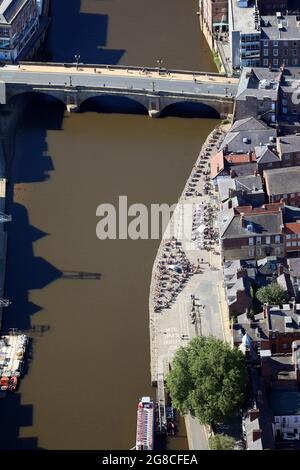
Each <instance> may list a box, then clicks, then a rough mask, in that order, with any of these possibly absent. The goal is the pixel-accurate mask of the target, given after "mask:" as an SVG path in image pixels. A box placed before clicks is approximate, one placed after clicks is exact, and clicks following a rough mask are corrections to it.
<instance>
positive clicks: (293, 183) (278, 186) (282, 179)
mask: <svg viewBox="0 0 300 470" xmlns="http://www.w3.org/2000/svg"><path fill="white" fill-rule="evenodd" d="M264 178H265V183H266V189H267V193H268V195H269V196H270V195H280V194H291V193H297V192H300V166H295V167H289V168H278V169H273V170H264Z"/></svg>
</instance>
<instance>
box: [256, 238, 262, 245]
mask: <svg viewBox="0 0 300 470" xmlns="http://www.w3.org/2000/svg"><path fill="white" fill-rule="evenodd" d="M256 244H257V245H261V237H256Z"/></svg>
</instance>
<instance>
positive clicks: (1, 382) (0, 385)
mask: <svg viewBox="0 0 300 470" xmlns="http://www.w3.org/2000/svg"><path fill="white" fill-rule="evenodd" d="M8 386H9V378H8V377H1V379H0V390H2V391H6V390H8Z"/></svg>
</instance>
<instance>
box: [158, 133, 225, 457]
mask: <svg viewBox="0 0 300 470" xmlns="http://www.w3.org/2000/svg"><path fill="white" fill-rule="evenodd" d="M226 130H227V127H224V128H223V131H222V133H220V135H219V136H218V137H217V138H216V139H215V142H214V144H213V145H212V146H211V147H210V148H211V150H210V155H211V156H212V155H214V154H215V153H216V152H217V151H218V146H219V145H220V143H221V141H222V139H223V137H224V133H225V132H226ZM214 134H215V131H213V132H212V133H211V135H210V136H209V137H208V138H207V140H206V142H205V144H204V145H203V148H202V150H201V153H200V155H199V157H198V159H197V162H196V164H195V166H194V168H193V170H192V173H191V175H190V178H189V180H188V182H187V184H186V187H185V189H184V191H183V193H182V195H181V197H180V199H179V201H178V205H177V207H176V210H175V212H174V215H173V218H172V221H171V224H172V227H173V236H174V239H173V242H174V245H175V244H176V243H175V239H176V240H178V241H180V249H181V250H182V252H183V253H184V255H185V257H186V259H187V260H188V262H189V263H190V266H191V267H192V273H191V274H190V275H189V276H188V280H187V281H186V282H185V284H184V285H183V287H182V288H181V289H179V291H178V294H177V297H176V298H175V300H174V301H172V302H171V303H170V304H168V307H167V308H161V309H160V308H159V309H157V303H156V302H157V296H158V295H159V294H158V292H159V293H161V291H160V290H158V289H157V285H158V284H159V283H160V280H161V279H160V278H161V270H160V267H159V266H160V262H161V261H162V260H166V259H168V258H166V256H167V257H168V256H169V255H170V254H171V253H172V252H173V251H174V248H173V247H172V241H171V242H170V241H169V233H168V231H166V232H165V234H164V237H163V240H162V242H161V246H160V249H159V251H158V254H157V257H156V260H155V263H154V266H153V272H152V282H151V288H150V301H149V303H150V305H149V308H150V339H151V378H152V383H153V384H157V383H158V377H161V375H162V374H163V375H164V377H166V376H167V374H168V373H169V369H170V365H171V364H172V360H173V358H174V354H175V352H176V350H177V349H178V348H179V347H181V346H185V345H187V344H188V342H189V341H190V340H191V339H192V338H194V337H196V336H200V335H203V336H208V335H210V334H212V335H213V336H215V337H217V338H219V339H221V340H223V341H228V342H229V341H230V324H229V316H228V311H227V304H226V299H225V292H224V288H223V276H222V271H221V255H220V253H219V251H218V242H217V241H210V243H211V245H210V247H211V249H210V250H207V249H204V248H201V247H200V246H199V237H197V236H196V237H195V234H197V230H198V229H199V227H200V226H201V221H200V219H201V217H202V216H203V217H204V213H205V209H204V208H205V207H206V208H209V206H210V207H212V208H214V207H216V205H217V204H216V201H215V200H214V198H213V197H212V196H211V195H209V194H207V195H206V194H204V193H205V187H207V185H208V184H209V176H208V173H209V160H208V159H207V157H204V158H203V153H204V152H203V150H204V148H205V147H207V146H208V145H209V141H210V140H212V137H213V135H214ZM200 167H201V168H202V170H201V172H202V173H199V178H198V177H197V178H195V174H196V172H197V171H198V170H197V169H198V168H200ZM203 167H204V168H203ZM200 175H201V176H200ZM196 179H198V181H197V182H196V183H194V182H195V180H196ZM191 187H194V190H193V192H192V194H190V188H191ZM185 204H192V205H193V208H194V210H193V211H189V214H188V215H187V216H186V215H185V217H184V219H183V217H182V212H183V211H184V210H185V209H184V207H185ZM206 210H207V209H206ZM214 210H215V211H216V209H214ZM213 213H214V212H209V214H213ZM215 214H216V213H215ZM199 216H200V218H199ZM209 217H211V218H213V216H211V215H209ZM211 225H212V227H215V221H214V220H211ZM215 228H216V227H215ZM195 238H196V239H195ZM170 246H171V248H170ZM166 247H168V248H167V251H166ZM168 250H169V251H168ZM164 262H165V261H164ZM177 280H178V276H177V277H176V281H175V282H176V283H177V282H178V281H177ZM173 281H174V280H173ZM173 281H172V282H171V285H173V284H174V282H173ZM155 299H156V300H155ZM159 394H160V395H161V387H160V391H159ZM185 421H186V429H187V433H188V441H189V448H190V449H193V450H196V449H208V431H207V429H206V428H205V427H204V426H201V425H200V423H199V421H198V420H197V419H196V418H193V417H191V416H190V415H188V416H186V417H185Z"/></svg>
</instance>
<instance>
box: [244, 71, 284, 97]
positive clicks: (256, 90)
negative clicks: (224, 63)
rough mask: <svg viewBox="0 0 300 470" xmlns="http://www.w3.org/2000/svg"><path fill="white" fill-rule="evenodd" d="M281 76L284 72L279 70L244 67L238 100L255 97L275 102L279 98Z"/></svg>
mask: <svg viewBox="0 0 300 470" xmlns="http://www.w3.org/2000/svg"><path fill="white" fill-rule="evenodd" d="M281 76H282V72H281V71H278V70H275V71H274V70H269V69H268V68H261V69H258V68H248V67H244V68H243V70H242V73H241V76H240V82H239V86H238V91H237V94H236V98H237V99H239V100H246V98H247V97H249V96H253V97H255V98H256V99H259V100H262V99H263V98H265V97H266V98H270V99H272V100H273V101H274V100H276V99H277V97H278V90H279V83H280V81H281Z"/></svg>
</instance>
